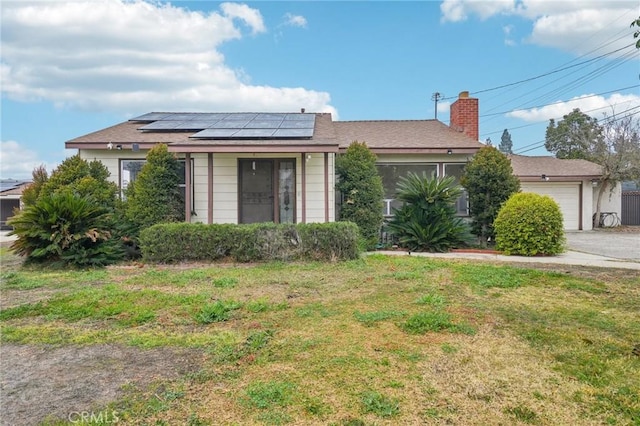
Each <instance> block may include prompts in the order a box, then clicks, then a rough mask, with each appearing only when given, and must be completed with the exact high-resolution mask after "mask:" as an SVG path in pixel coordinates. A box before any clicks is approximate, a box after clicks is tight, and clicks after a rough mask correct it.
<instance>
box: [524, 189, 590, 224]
mask: <svg viewBox="0 0 640 426" xmlns="http://www.w3.org/2000/svg"><path fill="white" fill-rule="evenodd" d="M520 186H521V187H522V192H535V193H537V194H540V195H548V196H550V197H551V198H553V199H554V200H555V201H556V203H558V205H559V206H560V210H561V211H562V216H563V217H564V229H565V230H568V231H575V230H577V229H578V228H579V226H580V184H578V183H555V182H540V183H532V182H522V183H521V185H520Z"/></svg>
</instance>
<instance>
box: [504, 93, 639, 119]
mask: <svg viewBox="0 0 640 426" xmlns="http://www.w3.org/2000/svg"><path fill="white" fill-rule="evenodd" d="M634 107H640V95H623V94H620V93H614V94H612V95H611V96H609V97H608V98H605V97H603V96H594V95H582V96H578V97H575V98H572V99H571V100H569V101H566V102H557V103H554V104H552V105H547V106H544V107H541V108H532V109H525V110H517V111H512V112H510V113H508V114H507V116H509V117H513V118H520V119H522V120H524V121H529V122H541V121H547V120H549V119H552V118H553V119H561V118H562V117H563V116H564V115H566V114H569V113H570V112H571V111H573V110H574V109H575V108H579V109H580V111H582V112H584V113H585V114H588V115H590V116H592V117H595V118H597V119H602V118H603V117H604V114H607V115H609V116H611V115H613V114H614V113H615V114H623V113H624V111H625V110H628V109H630V108H634ZM634 111H636V110H634Z"/></svg>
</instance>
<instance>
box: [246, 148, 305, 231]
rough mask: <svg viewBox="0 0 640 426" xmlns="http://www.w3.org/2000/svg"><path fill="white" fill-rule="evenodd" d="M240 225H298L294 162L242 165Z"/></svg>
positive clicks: (265, 161) (262, 161)
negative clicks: (296, 221) (260, 223)
mask: <svg viewBox="0 0 640 426" xmlns="http://www.w3.org/2000/svg"><path fill="white" fill-rule="evenodd" d="M239 170H240V174H239V180H240V182H239V185H238V187H239V188H240V194H239V195H240V197H239V198H240V205H239V210H240V212H239V218H240V223H257V222H276V223H294V222H295V217H296V215H295V199H296V196H295V187H296V186H295V176H296V173H295V160H294V159H249V160H246V159H242V160H240V161H239Z"/></svg>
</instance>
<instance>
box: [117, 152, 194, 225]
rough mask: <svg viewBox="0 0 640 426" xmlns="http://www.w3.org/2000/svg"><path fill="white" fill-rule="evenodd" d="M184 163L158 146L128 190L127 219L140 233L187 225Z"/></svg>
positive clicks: (148, 156) (148, 155)
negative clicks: (159, 226) (182, 177)
mask: <svg viewBox="0 0 640 426" xmlns="http://www.w3.org/2000/svg"><path fill="white" fill-rule="evenodd" d="M180 170H181V169H180V163H179V162H178V160H177V159H176V158H175V157H174V156H173V154H171V153H170V152H169V151H168V149H167V146H166V145H164V144H158V145H156V146H155V147H153V148H152V149H151V150H150V151H149V153H148V154H147V162H146V163H145V165H144V166H143V167H142V170H141V171H140V174H139V175H138V177H137V178H136V180H134V181H133V182H131V183H130V184H129V186H128V187H127V189H126V192H125V194H126V197H127V200H126V207H125V211H126V218H127V219H128V220H129V221H131V222H132V223H134V224H135V225H136V226H137V227H138V229H143V228H147V227H149V226H151V225H155V224H156V223H162V222H182V221H184V197H183V195H182V192H181V191H180V188H179V186H178V185H179V184H180V174H179V173H180Z"/></svg>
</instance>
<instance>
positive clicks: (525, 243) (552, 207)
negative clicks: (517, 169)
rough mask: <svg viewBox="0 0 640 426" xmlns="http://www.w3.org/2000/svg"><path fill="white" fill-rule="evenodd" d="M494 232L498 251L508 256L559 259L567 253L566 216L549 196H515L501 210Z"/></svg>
mask: <svg viewBox="0 0 640 426" xmlns="http://www.w3.org/2000/svg"><path fill="white" fill-rule="evenodd" d="M494 228H495V231H496V248H497V249H498V250H500V251H502V252H503V253H504V254H507V255H512V254H515V255H522V256H536V255H556V254H559V253H562V252H563V251H564V242H565V237H564V226H563V221H562V212H561V211H560V207H559V206H558V204H557V203H556V202H555V201H554V200H553V199H552V198H551V197H549V196H546V195H544V196H543V195H539V194H534V193H519V194H515V195H513V196H512V197H511V198H509V200H508V201H507V202H506V203H505V205H504V206H503V207H502V209H500V212H499V213H498V217H497V218H496V220H495V222H494Z"/></svg>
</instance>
